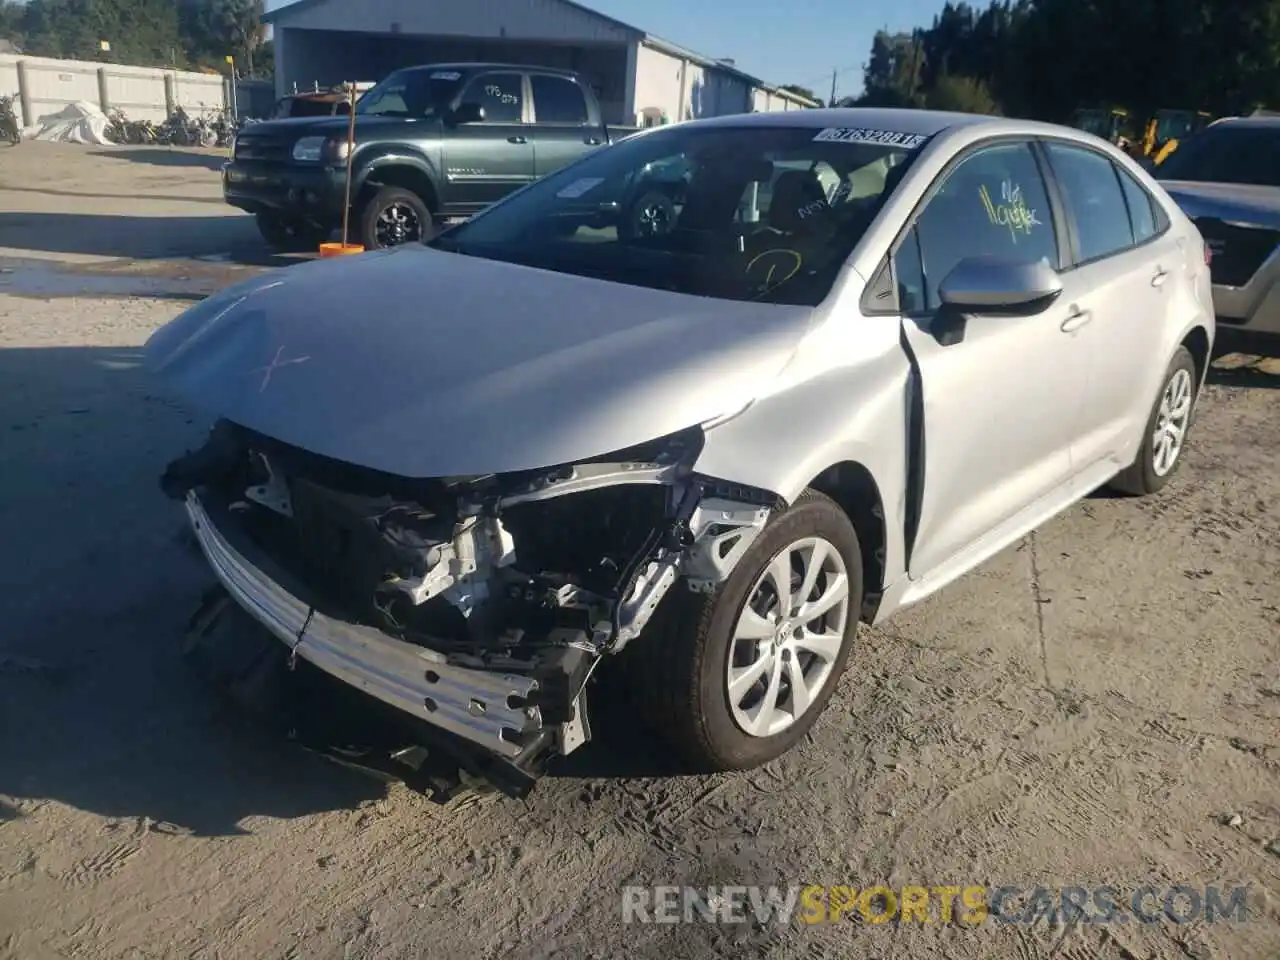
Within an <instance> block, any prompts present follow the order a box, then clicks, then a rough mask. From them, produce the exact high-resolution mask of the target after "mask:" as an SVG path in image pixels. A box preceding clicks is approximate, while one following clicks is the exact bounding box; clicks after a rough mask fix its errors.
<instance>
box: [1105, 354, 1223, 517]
mask: <svg viewBox="0 0 1280 960" xmlns="http://www.w3.org/2000/svg"><path fill="white" fill-rule="evenodd" d="M1183 375H1185V376H1189V377H1190V379H1191V407H1190V410H1189V412H1188V413H1187V415H1186V419H1185V422H1184V424H1183V436H1182V442H1181V444H1180V445H1179V446H1178V448H1177V451H1176V453H1175V455H1174V460H1173V462H1172V464H1170V465H1169V466H1168V468H1167V469H1165V470H1163V471H1161V470H1159V469H1158V465H1157V463H1156V441H1155V433H1156V430H1157V428H1158V427H1159V426H1160V424H1161V417H1162V415H1161V405H1162V404H1163V402H1164V399H1165V395H1166V393H1167V392H1168V391H1169V390H1170V388H1171V387H1172V385H1173V383H1174V381H1175V379H1177V378H1179V377H1182V376H1183ZM1199 389H1200V380H1199V375H1198V374H1197V372H1196V362H1195V360H1194V359H1192V357H1191V352H1190V351H1189V350H1187V348H1186V347H1178V349H1177V351H1176V352H1175V353H1174V355H1173V359H1172V360H1170V361H1169V367H1168V369H1167V370H1165V374H1164V376H1163V377H1162V378H1161V380H1160V392H1159V393H1158V394H1156V399H1155V402H1154V403H1153V404H1152V405H1151V415H1150V416H1149V417H1148V418H1147V424H1146V428H1145V429H1144V430H1143V435H1142V446H1141V447H1139V449H1138V456H1137V458H1136V459H1135V460H1134V461H1133V463H1131V464H1130V465H1129V466H1128V467H1126V468H1125V469H1124V470H1122V471H1121V472H1120V473H1118V474H1116V476H1115V477H1114V478H1112V479H1111V481H1110V482H1109V483H1108V484H1107V486H1108V487H1110V488H1111V489H1112V490H1115V491H1116V492H1117V493H1124V494H1128V495H1129V496H1134V497H1143V496H1149V495H1150V494H1153V493H1158V492H1160V491H1161V490H1163V489H1164V488H1165V485H1166V484H1168V482H1169V481H1170V480H1172V479H1173V476H1174V474H1176V473H1177V472H1178V467H1179V465H1180V464H1181V463H1182V454H1183V452H1184V451H1185V450H1186V449H1187V439H1188V435H1189V433H1190V429H1191V425H1192V424H1193V423H1194V422H1195V414H1196V402H1197V401H1198V400H1199Z"/></svg>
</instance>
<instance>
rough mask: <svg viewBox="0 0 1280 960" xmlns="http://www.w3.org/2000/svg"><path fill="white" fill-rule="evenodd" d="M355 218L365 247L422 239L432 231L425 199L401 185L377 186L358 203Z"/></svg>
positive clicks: (433, 225) (376, 248)
mask: <svg viewBox="0 0 1280 960" xmlns="http://www.w3.org/2000/svg"><path fill="white" fill-rule="evenodd" d="M356 219H357V222H358V223H359V230H360V243H362V244H363V245H364V248H365V249H366V250H385V249H387V248H389V247H398V246H401V245H403V244H406V243H424V242H425V241H427V240H430V239H431V238H432V237H434V236H435V234H436V221H435V217H433V216H432V215H431V209H430V208H429V207H428V206H427V203H426V201H425V200H423V199H422V198H421V197H420V196H418V195H417V194H416V193H414V192H413V191H412V190H406V189H404V188H403V187H380V188H379V189H378V190H377V192H375V193H374V194H373V196H371V197H370V198H369V199H368V200H367V201H365V203H364V204H363V205H362V206H361V207H360V209H359V211H358V212H357V214H356Z"/></svg>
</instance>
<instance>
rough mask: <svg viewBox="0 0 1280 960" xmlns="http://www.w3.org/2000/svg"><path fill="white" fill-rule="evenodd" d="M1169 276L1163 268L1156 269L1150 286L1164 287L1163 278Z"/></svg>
mask: <svg viewBox="0 0 1280 960" xmlns="http://www.w3.org/2000/svg"><path fill="white" fill-rule="evenodd" d="M1167 276H1169V271H1168V270H1166V269H1165V268H1164V267H1156V272H1155V274H1154V275H1153V276H1152V277H1151V285H1152V286H1153V287H1159V286H1163V285H1164V281H1165V278H1166V277H1167Z"/></svg>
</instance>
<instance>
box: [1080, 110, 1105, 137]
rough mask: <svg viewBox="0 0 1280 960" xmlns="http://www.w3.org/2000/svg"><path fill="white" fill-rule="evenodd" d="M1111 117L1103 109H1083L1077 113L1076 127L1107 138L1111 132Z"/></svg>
mask: <svg viewBox="0 0 1280 960" xmlns="http://www.w3.org/2000/svg"><path fill="white" fill-rule="evenodd" d="M1110 124H1111V118H1110V117H1109V116H1107V114H1105V113H1103V112H1102V111H1101V110H1096V111H1095V110H1082V111H1081V112H1080V113H1077V114H1076V123H1075V125H1076V128H1077V129H1080V130H1083V131H1084V132H1085V133H1092V134H1093V135H1094V136H1095V137H1102V138H1103V139H1106V136H1107V134H1108V133H1109V132H1110Z"/></svg>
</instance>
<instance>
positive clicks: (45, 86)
mask: <svg viewBox="0 0 1280 960" xmlns="http://www.w3.org/2000/svg"><path fill="white" fill-rule="evenodd" d="M236 88H237V89H236V94H237V95H236V101H237V107H238V108H239V112H240V114H241V115H242V116H250V117H252V116H263V115H265V113H266V111H267V110H269V109H270V106H271V99H272V97H271V94H270V92H269V91H271V90H272V89H273V87H272V84H271V82H270V81H264V80H241V81H238V82H237V84H236ZM4 94H16V99H17V104H16V106H17V107H18V111H19V119H20V120H21V121H22V123H23V126H28V127H31V126H37V125H38V124H39V123H40V122H41V118H43V117H47V116H49V115H50V114H55V113H57V112H59V111H60V110H62V109H63V108H64V107H66V106H67V105H68V104H72V103H75V102H77V101H79V100H87V101H89V102H90V103H92V104H95V105H96V106H97V107H98V108H99V109H101V110H102V111H103V112H104V113H106V112H108V111H109V110H112V109H119V110H123V111H124V113H125V114H126V115H127V116H128V117H129V119H131V120H150V121H152V122H153V123H162V122H163V121H164V120H165V119H166V118H167V117H168V116H169V114H170V113H172V112H173V110H174V109H175V108H176V107H182V109H183V110H185V111H186V112H187V113H189V114H191V115H193V116H196V115H199V114H200V113H202V112H205V113H207V112H212V111H214V110H220V109H223V108H224V107H226V108H228V109H229V108H230V107H231V101H232V98H231V91H230V84H229V82H228V81H227V80H226V79H225V78H224V77H220V76H215V75H213V74H206V73H190V72H188V71H185V70H163V69H160V68H159V67H130V66H125V65H123V64H116V63H95V62H93V61H88V60H50V59H47V58H45V57H28V56H23V55H21V54H7V53H6V54H0V95H4Z"/></svg>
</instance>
